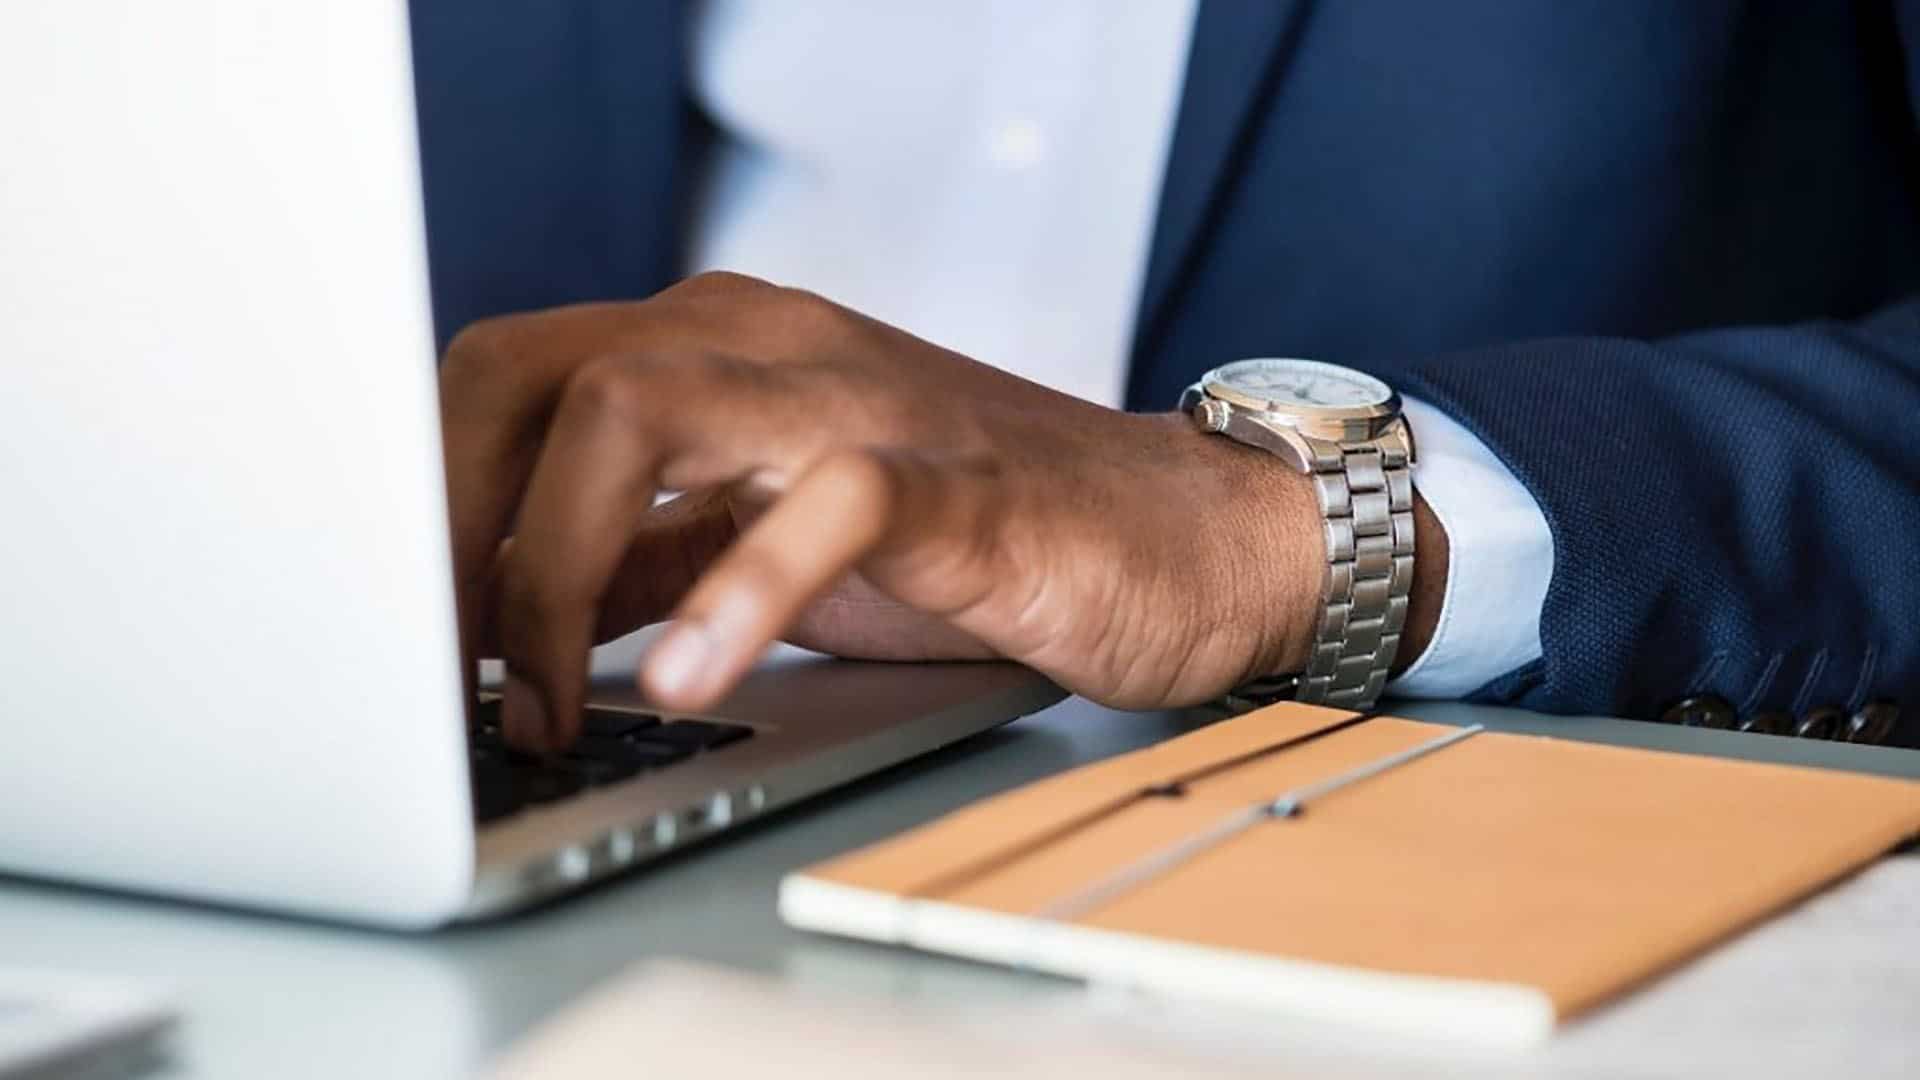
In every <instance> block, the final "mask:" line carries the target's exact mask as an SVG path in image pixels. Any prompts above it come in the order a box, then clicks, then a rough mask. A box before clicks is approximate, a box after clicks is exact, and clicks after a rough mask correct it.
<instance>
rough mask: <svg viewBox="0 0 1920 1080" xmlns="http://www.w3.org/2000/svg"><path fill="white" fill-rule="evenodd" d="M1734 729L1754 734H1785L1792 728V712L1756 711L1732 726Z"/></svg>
mask: <svg viewBox="0 0 1920 1080" xmlns="http://www.w3.org/2000/svg"><path fill="white" fill-rule="evenodd" d="M1733 730H1735V731H1750V732H1753V733H1754V734H1755V735H1785V734H1786V733H1787V732H1789V731H1792V730H1793V714H1791V713H1783V712H1757V713H1753V714H1752V715H1750V716H1748V717H1747V718H1746V719H1744V720H1742V721H1740V722H1739V723H1738V724H1735V725H1734V726H1733Z"/></svg>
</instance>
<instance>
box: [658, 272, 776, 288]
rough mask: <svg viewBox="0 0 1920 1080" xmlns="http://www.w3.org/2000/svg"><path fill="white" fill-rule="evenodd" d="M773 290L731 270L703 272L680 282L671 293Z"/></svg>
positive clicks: (759, 280) (760, 282)
mask: <svg viewBox="0 0 1920 1080" xmlns="http://www.w3.org/2000/svg"><path fill="white" fill-rule="evenodd" d="M772 288H775V286H774V285H772V284H770V283H768V282H766V281H763V280H761V279H760V278H757V277H754V276H752V275H751V274H741V273H736V272H734V271H732V270H703V271H701V272H700V273H698V274H694V275H693V276H691V277H688V278H686V279H684V280H682V281H681V282H680V283H679V284H678V285H675V286H674V288H673V291H675V292H686V293H719V292H757V291H760V290H763V289H772Z"/></svg>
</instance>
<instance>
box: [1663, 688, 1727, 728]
mask: <svg viewBox="0 0 1920 1080" xmlns="http://www.w3.org/2000/svg"><path fill="white" fill-rule="evenodd" d="M1660 719H1661V721H1662V722H1664V723H1668V724H1679V725H1680V726H1681V727H1703V728H1730V727H1732V726H1733V706H1731V705H1729V704H1727V703H1726V702H1725V701H1723V700H1721V699H1720V698H1717V697H1714V696H1713V695H1712V694H1701V695H1699V696H1698V697H1689V698H1681V699H1680V700H1679V701H1676V702H1674V703H1673V707H1672V708H1670V709H1668V710H1667V711H1666V712H1664V713H1661V714H1660Z"/></svg>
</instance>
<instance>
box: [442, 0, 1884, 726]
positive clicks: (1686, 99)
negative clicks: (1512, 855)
mask: <svg viewBox="0 0 1920 1080" xmlns="http://www.w3.org/2000/svg"><path fill="white" fill-rule="evenodd" d="M685 21H686V11H685V8H684V6H683V5H682V4H680V3H677V2H650V0H415V3H414V34H415V53H416V61H417V78H418V88H419V104H420V120H421V143H422V149H423V160H424V170H425V177H426V183H427V191H428V198H427V217H428V229H429V240H430V247H431V252H432V270H433V283H434V300H435V303H436V305H437V320H438V323H439V329H440V333H441V335H442V341H443V342H444V340H445V339H446V337H448V336H450V335H451V333H452V332H453V331H455V330H457V329H458V328H459V327H460V326H462V325H464V324H465V323H467V322H468V321H470V320H472V319H475V318H478V317H481V316H485V315H491V314H495V313H500V312H507V311H516V310H524V309H529V308H538V307H542V306H547V305H554V304H561V303H567V302H572V301H580V300H588V299H600V298H609V297H640V296H645V295H647V294H649V293H652V292H654V291H655V290H657V289H659V288H661V287H662V286H664V285H666V284H668V283H669V282H671V281H672V280H673V279H674V278H675V276H676V274H677V272H678V271H679V268H680V259H681V254H682V249H683V240H684V237H685V231H686V224H687V216H686V214H684V213H683V212H682V208H683V204H684V199H685V197H686V195H687V194H688V191H689V187H690V177H692V176H694V175H695V174H696V170H697V168H698V165H699V161H700V154H701V151H702V149H703V147H704V146H705V145H707V142H708V140H709V135H710V131H709V129H708V128H707V127H706V125H705V122H704V121H703V120H702V119H701V117H700V116H699V115H698V114H697V112H696V110H695V109H694V108H693V107H692V106H691V104H690V103H689V100H688V96H687V92H686V81H685V78H684V75H685V64H686V61H685V59H684V55H683V48H682V46H683V38H684V30H685V25H684V24H685ZM1916 108H1920V0H1862V2H1858V3H1844V4H1843V3H1799V2H1793V0H1783V2H1780V3H1768V2H1763V0H1751V2H1735V0H1724V2H1723V0H1690V2H1687V3H1675V2H1673V0H1453V2H1450V3H1445V4H1426V3H1408V2H1395V0H1340V2H1338V3H1331V2H1322V3H1315V2H1312V0H1270V2H1267V0H1244V2H1242V0H1203V2H1202V4H1201V7H1200V13H1199V16H1198V22H1197V24H1196V27H1195V31H1194V39H1193V45H1192V55H1191V59H1190V63H1189V67H1188V73H1187V84H1186V87H1185V92H1184V95H1183V98H1182V102H1181V106H1180V110H1179V114H1178V120H1177V126H1176V129H1175V135H1174V140H1173V144H1172V151H1171V156H1170V161H1169V164H1168V169H1167V175H1166V177H1165V183H1164V191H1163V195H1162V198H1161V203H1160V207H1159V217H1158V221H1157V223H1156V228H1155V234H1154V240H1153V245H1152V253H1151V258H1150V263H1149V268H1148V272H1147V277H1146V284H1145V290H1144V295H1143V297H1142V302H1141V304H1140V315H1139V323H1138V326H1137V330H1136V335H1135V344H1134V352H1133V366H1132V371H1131V381H1130V383H1129V394H1128V396H1129V401H1130V404H1131V405H1132V406H1134V407H1137V408H1154V409H1159V408H1168V407H1171V405H1172V404H1173V402H1174V400H1175V398H1176V396H1177V394H1178V392H1179V390H1180V388H1181V387H1182V386H1184V385H1185V384H1186V383H1188V382H1189V381H1191V380H1192V379H1193V378H1194V377H1195V376H1196V375H1198V374H1199V373H1200V372H1201V371H1203V370H1204V369H1206V368H1208V367H1210V366H1212V365H1214V364H1216V363H1219V362H1222V361H1226V360H1231V359H1235V358H1238V357H1243V356H1252V355H1271V354H1286V355H1304V356H1313V357H1318V358H1322V359H1327V360H1334V361H1338V362H1342V363H1346V364H1350V365H1354V366H1358V367H1362V368H1365V369H1367V370H1370V371H1373V372H1375V373H1377V374H1379V375H1381V376H1383V377H1385V378H1387V379H1389V380H1391V381H1392V382H1394V383H1395V384H1397V385H1398V386H1399V387H1401V388H1402V389H1403V390H1405V391H1407V392H1410V393H1412V394H1414V395H1416V396H1419V397H1423V398H1425V399H1427V400H1429V401H1431V402H1433V403H1434V404H1436V405H1439V406H1440V407H1442V408H1444V409H1446V410H1447V411H1448V412H1450V413H1451V414H1453V415H1454V416H1456V417H1458V418H1459V419H1460V420H1461V421H1462V422H1463V423H1465V424H1466V426H1467V427H1468V428H1470V429H1471V430H1472V431H1474V432H1475V433H1476V434H1477V435H1478V436H1480V438H1481V439H1483V440H1484V441H1485V442H1486V444H1487V445H1488V446H1489V447H1491V448H1492V449H1493V451H1494V452H1496V453H1497V454H1498V455H1499V456H1500V457H1501V458H1502V459H1503V460H1504V461H1505V462H1506V463H1507V464H1508V465H1509V466H1510V467H1511V468H1512V469H1513V471H1514V473H1515V474H1516V475H1517V476H1518V477H1519V478H1520V480H1521V481H1522V482H1523V483H1524V484H1525V485H1526V486H1527V488H1528V489H1529V490H1530V491H1531V492H1532V493H1533V495H1534V496H1535V498H1536V499H1538V501H1539V503H1540V505H1541V507H1542V508H1543V509H1544V511H1545V514H1546V518H1547V521H1548V524H1549V526H1550V528H1551V530H1552V534H1553V541H1554V552H1555V556H1554V557H1555V565H1554V575H1553V581H1552V585H1551V587H1550V588H1549V590H1548V593H1547V599H1546V608H1545V611H1544V612H1543V614H1542V621H1541V635H1542V640H1543V644H1544V650H1545V655H1544V656H1543V657H1542V658H1541V659H1540V660H1539V661H1538V662H1537V663H1533V664H1530V665H1528V666H1527V667H1525V668H1523V669H1521V670H1518V671H1515V672H1512V673H1510V674H1508V675H1506V676H1504V677H1502V678H1500V679H1498V680H1496V681H1495V682H1494V683H1492V684H1490V685H1488V686H1487V687H1485V688H1483V689H1482V690H1481V691H1480V692H1479V694H1478V696H1479V697H1481V698H1483V699H1486V700H1494V701H1503V702H1514V703H1519V704H1523V705H1528V706H1533V707H1536V708H1542V709H1548V710H1555V711H1566V712H1574V711H1578V712H1611V713H1616V714H1621V715H1628V716H1642V717H1648V718H1652V717H1657V716H1659V715H1660V714H1661V712H1662V711H1663V710H1664V709H1665V708H1666V707H1667V705H1668V704H1669V703H1670V702H1672V701H1673V700H1674V699H1675V698H1678V697H1680V696H1682V695H1684V694H1688V693H1696V692H1697V693H1712V694H1717V695H1718V696H1720V697H1722V698H1725V699H1726V700H1727V701H1728V702H1731V703H1732V704H1733V705H1734V706H1735V707H1736V709H1737V710H1738V711H1739V713H1740V714H1741V715H1752V714H1754V713H1755V712H1757V711H1762V710H1786V711H1792V712H1795V713H1799V712H1803V711H1804V710H1806V709H1808V708H1810V707H1814V706H1819V705H1824V704H1837V705H1841V706H1851V705H1857V704H1859V703H1861V702H1863V701H1866V700H1869V699H1874V698H1879V699H1888V700H1893V701H1896V702H1899V701H1904V702H1906V703H1907V708H1906V709H1905V710H1904V711H1905V713H1906V714H1907V715H1906V716H1905V717H1904V718H1903V720H1902V721H1901V723H1900V725H1899V729H1898V730H1897V732H1896V741H1901V742H1907V743H1914V742H1916V741H1920V557H1916V555H1915V554H1914V550H1913V549H1915V548H1916V547H1917V546H1920V426H1917V425H1920V126H1917V125H1916V121H1915V113H1916ZM1156 135H1157V133H1155V132H1148V131H1143V132H1142V133H1141V137H1142V138H1154V137H1156ZM796 284H805V283H804V282H799V283H796ZM985 359H987V360H991V359H992V358H991V357H986V358H985ZM1457 602H1459V603H1465V604H1484V603H1501V602H1503V598H1501V597H1494V596H1463V597H1458V598H1457Z"/></svg>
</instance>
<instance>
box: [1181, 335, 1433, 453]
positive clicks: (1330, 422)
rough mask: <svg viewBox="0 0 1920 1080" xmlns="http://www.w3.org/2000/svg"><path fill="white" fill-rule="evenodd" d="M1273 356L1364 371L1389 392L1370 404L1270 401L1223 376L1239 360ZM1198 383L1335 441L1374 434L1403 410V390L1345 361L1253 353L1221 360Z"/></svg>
mask: <svg viewBox="0 0 1920 1080" xmlns="http://www.w3.org/2000/svg"><path fill="white" fill-rule="evenodd" d="M1274 360H1285V361H1294V362H1300V363H1311V364H1319V365H1322V366H1324V367H1330V368H1338V369H1339V370H1341V371H1350V372H1353V373H1354V374H1356V375H1364V376H1366V377H1367V378H1369V379H1372V380H1373V381H1375V382H1378V383H1380V384H1381V385H1382V386H1385V387H1386V388H1387V396H1386V399H1385V400H1383V401H1378V402H1375V403H1373V404H1371V405H1308V404H1304V403H1300V402H1280V401H1271V400H1268V399H1266V398H1260V397H1255V396H1253V395H1251V394H1248V393H1245V392H1243V391H1240V390H1236V389H1234V388H1233V387H1232V386H1231V385H1229V384H1228V383H1226V382H1225V381H1223V379H1222V377H1221V373H1222V372H1224V371H1226V370H1227V369H1229V368H1233V367H1237V366H1238V365H1240V364H1247V363H1254V362H1258V361H1274ZM1198 385H1199V388H1200V390H1201V392H1203V393H1204V394H1206V396H1208V397H1211V398H1218V399H1219V400H1221V401H1224V402H1226V403H1227V404H1229V405H1232V406H1234V407H1235V408H1237V409H1242V410H1245V411H1246V412H1247V413H1249V414H1251V416H1252V418H1254V419H1257V420H1259V421H1262V422H1265V423H1270V424H1279V425H1282V426H1285V427H1290V428H1294V429H1297V430H1299V431H1302V432H1304V433H1306V434H1309V435H1312V436H1314V437H1316V438H1322V439H1331V440H1333V441H1335V442H1355V441H1361V440H1365V439H1370V438H1373V437H1374V436H1376V435H1378V434H1379V433H1380V432H1382V431H1384V430H1385V429H1386V428H1387V427H1388V426H1389V425H1390V424H1392V423H1393V422H1394V421H1395V420H1397V419H1399V417H1400V413H1401V408H1400V392H1399V391H1398V390H1395V389H1394V388H1393V386H1392V385H1391V384H1388V383H1387V382H1386V381H1385V380H1384V379H1381V378H1380V377H1379V376H1377V375H1368V374H1367V373H1366V372H1364V371H1360V370H1358V369H1356V368H1349V367H1346V366H1345V365H1342V364H1332V363H1328V362H1327V361H1324V360H1309V359H1307V358H1306V357H1299V356H1250V357H1246V358H1244V359H1240V360H1235V361H1233V362H1231V363H1227V364H1221V365H1220V366H1218V367H1216V368H1214V369H1212V370H1211V371H1208V372H1207V373H1206V374H1205V375H1202V376H1201V377H1200V382H1199V384H1198Z"/></svg>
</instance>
